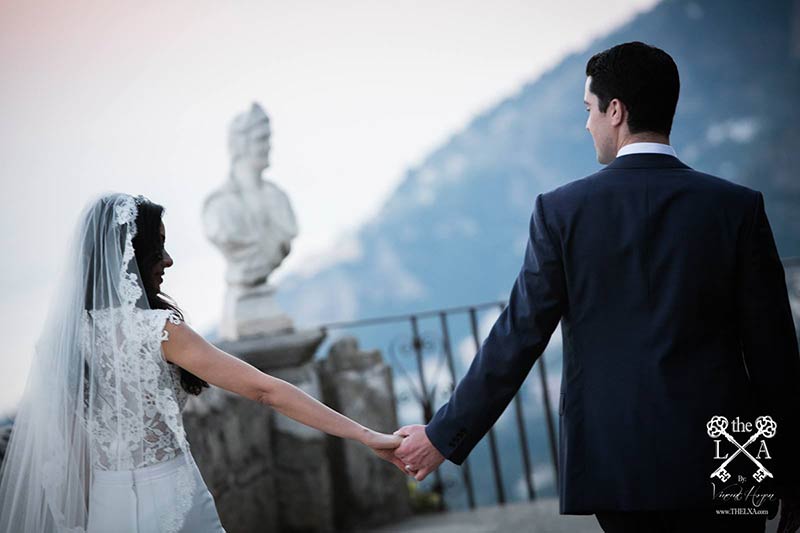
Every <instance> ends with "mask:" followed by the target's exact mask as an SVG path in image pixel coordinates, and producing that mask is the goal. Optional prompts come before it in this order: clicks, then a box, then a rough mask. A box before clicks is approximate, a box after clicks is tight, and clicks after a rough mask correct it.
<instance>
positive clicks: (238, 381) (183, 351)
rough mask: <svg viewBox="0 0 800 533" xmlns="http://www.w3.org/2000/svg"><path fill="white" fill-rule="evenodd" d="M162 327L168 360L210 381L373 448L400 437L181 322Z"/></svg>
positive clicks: (394, 443) (388, 445)
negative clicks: (366, 422)
mask: <svg viewBox="0 0 800 533" xmlns="http://www.w3.org/2000/svg"><path fill="white" fill-rule="evenodd" d="M165 329H166V330H167V331H168V332H169V340H168V341H165V342H163V343H162V345H161V346H162V349H163V351H164V357H165V358H166V359H167V361H169V362H170V363H173V364H176V365H178V366H179V367H181V368H185V369H186V370H188V371H189V372H191V373H192V374H194V375H196V376H198V377H200V378H201V379H204V380H206V381H207V382H209V383H211V384H212V385H216V386H217V387H221V388H223V389H225V390H229V391H231V392H233V393H236V394H239V395H241V396H244V397H245V398H249V399H251V400H255V401H257V402H260V403H263V404H266V405H269V406H271V407H272V408H274V409H275V410H276V411H278V412H280V413H282V414H284V415H286V416H288V417H290V418H292V419H294V420H297V421H298V422H300V423H302V424H305V425H307V426H310V427H312V428H315V429H318V430H320V431H324V432H325V433H328V434H330V435H335V436H337V437H343V438H346V439H352V440H355V441H358V442H361V443H363V444H366V445H367V446H369V447H371V448H374V449H384V448H395V447H397V446H398V445H399V444H400V442H401V441H402V439H401V438H400V437H397V436H394V435H386V434H383V433H379V432H376V431H373V430H371V429H369V428H365V427H364V426H362V425H361V424H359V423H357V422H355V421H353V420H351V419H349V418H347V417H346V416H344V415H342V414H340V413H337V412H336V411H334V410H333V409H331V408H329V407H327V406H326V405H324V404H322V403H321V402H319V401H317V400H316V399H314V398H312V397H311V396H309V395H308V394H306V393H305V392H303V391H302V390H300V389H298V388H297V387H295V386H294V385H292V384H290V383H287V382H286V381H283V380H282V379H278V378H275V377H273V376H270V375H269V374H265V373H264V372H261V371H260V370H258V369H257V368H255V367H254V366H252V365H250V364H248V363H246V362H244V361H242V360H241V359H238V358H236V357H234V356H232V355H230V354H228V353H226V352H224V351H222V350H220V349H219V348H217V347H216V346H214V345H212V344H211V343H209V342H208V341H206V340H205V339H204V338H203V337H202V336H200V335H199V334H198V333H196V332H195V331H194V330H193V329H192V328H191V327H189V326H188V325H187V324H186V323H185V322H181V323H179V324H173V323H171V322H169V321H167V324H166V326H165Z"/></svg>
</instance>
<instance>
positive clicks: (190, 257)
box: [0, 0, 657, 412]
mask: <svg viewBox="0 0 800 533" xmlns="http://www.w3.org/2000/svg"><path fill="white" fill-rule="evenodd" d="M656 3H657V2H656V1H654V0H608V1H606V2H604V3H603V4H602V7H601V6H600V5H599V4H597V3H596V2H590V1H586V0H579V1H572V2H560V3H557V2H546V3H545V2H532V1H530V0H520V1H498V2H486V1H485V0H446V1H435V2H431V1H430V0H428V1H404V2H387V1H378V0H371V1H367V0H365V1H356V2H345V1H321V0H318V1H308V0H296V1H293V2H275V1H264V2H246V1H228V2H219V1H205V0H191V1H188V0H187V1H175V2H172V1H159V2H154V1H139V2H81V1H70V2H63V1H56V0H53V1H49V2H42V1H39V0H19V1H16V2H9V1H7V0H0V71H2V73H3V79H2V83H0V112H1V113H2V115H1V116H2V120H0V140H2V142H0V162H1V163H0V177H2V180H1V182H2V185H0V187H2V188H1V189H0V198H2V202H3V208H2V210H0V221H2V228H3V230H4V231H3V232H2V233H0V249H2V250H3V252H4V253H3V254H2V255H3V256H4V257H5V258H6V259H5V261H4V264H3V266H2V276H1V277H0V290H2V294H3V299H2V303H1V304H0V335H1V336H2V337H1V338H2V339H3V341H4V342H3V346H2V349H0V365H2V372H0V412H2V411H3V410H6V409H8V408H9V407H11V406H13V405H14V404H15V403H16V401H17V399H18V397H19V396H20V394H21V392H22V389H23V385H24V383H23V382H24V376H25V375H26V373H27V369H28V366H29V362H30V357H31V353H32V348H33V344H34V342H35V340H36V338H37V337H38V335H39V332H40V327H41V322H42V320H43V317H44V315H45V314H46V312H47V306H48V300H49V297H50V293H51V292H52V290H53V286H54V284H55V277H56V276H57V273H58V271H59V269H60V268H61V264H62V262H63V260H64V254H65V252H64V248H65V246H66V242H67V240H68V238H69V235H70V232H71V230H72V228H73V226H74V224H75V223H76V219H77V216H78V214H79V212H80V210H81V209H82V207H83V205H84V204H85V203H86V202H87V201H88V199H89V198H91V197H93V196H94V195H96V194H98V193H100V192H104V191H109V190H115V191H122V192H129V193H133V194H145V195H146V196H148V197H150V198H151V199H152V200H154V201H156V202H158V203H161V204H163V205H165V206H166V208H167V215H166V218H165V224H166V228H167V234H168V235H167V245H168V249H169V250H170V253H171V254H172V256H173V257H174V258H175V266H174V267H173V268H172V269H170V270H169V271H168V272H167V275H166V276H165V282H164V289H165V290H166V292H168V293H170V294H171V295H172V296H174V297H175V298H176V299H177V300H178V302H179V303H180V305H181V307H182V308H183V309H184V310H185V311H186V312H187V315H188V317H189V319H190V321H191V322H192V323H193V325H194V326H195V327H196V328H197V329H200V330H204V329H207V328H209V327H210V326H211V325H213V324H214V323H215V322H216V321H217V319H218V318H219V314H220V308H221V302H222V297H223V293H224V283H223V272H224V264H223V261H222V258H221V256H219V255H218V253H217V252H216V251H215V250H214V249H213V248H212V247H211V245H210V244H208V243H207V242H206V240H205V239H204V237H203V235H202V230H201V225H200V206H201V204H202V201H203V198H204V197H205V195H206V194H207V193H208V192H209V191H211V190H212V189H214V188H215V187H217V186H218V185H219V184H221V183H222V182H223V180H225V179H226V176H227V172H228V166H227V165H228V160H227V151H226V129H227V125H228V122H229V120H230V119H231V118H232V117H233V116H234V115H235V114H236V113H238V112H240V111H242V110H244V109H246V108H248V107H249V105H250V103H251V102H252V101H254V100H257V101H259V102H261V103H262V104H263V106H264V108H265V109H266V110H267V113H268V114H269V115H270V118H271V120H272V129H273V136H272V146H273V149H272V163H273V164H272V167H271V168H270V169H268V170H267V172H266V174H265V177H267V178H269V179H271V180H273V181H274V182H276V183H277V184H278V185H279V186H280V187H282V188H284V190H286V191H287V193H288V194H289V196H290V198H291V200H292V203H293V205H294V209H295V212H296V214H297V217H298V221H299V224H300V232H301V233H300V236H299V237H298V238H297V239H296V240H295V242H294V244H293V253H292V255H291V256H290V257H289V259H288V260H287V262H286V263H285V264H284V266H283V267H281V270H280V271H279V272H278V273H277V274H276V276H275V278H274V279H275V280H276V281H279V280H280V278H281V276H284V275H285V274H286V273H287V272H292V271H298V270H299V269H305V270H313V269H314V268H315V267H318V266H319V265H320V264H322V263H324V262H326V261H330V260H332V258H335V256H336V255H335V247H336V243H337V241H338V240H340V239H342V238H343V237H344V236H346V235H347V234H348V233H349V232H353V231H354V230H355V229H357V228H358V227H359V226H360V225H361V224H363V223H364V222H366V221H368V220H369V219H370V217H372V216H373V215H374V214H375V213H376V212H377V210H378V209H379V208H380V206H381V205H382V203H383V202H384V201H385V199H386V198H387V197H388V196H389V195H390V194H391V192H392V190H393V189H394V187H396V186H397V184H398V183H399V181H400V179H401V178H402V176H403V173H404V171H405V170H406V169H407V168H408V167H409V166H412V165H415V164H418V163H419V162H420V161H421V160H422V159H423V158H424V156H425V155H426V154H427V153H428V152H429V151H430V150H431V149H433V148H435V147H436V146H437V145H439V144H440V143H442V142H444V141H445V140H446V139H447V138H448V137H449V136H450V135H452V134H453V133H455V132H457V131H458V130H459V129H460V128H462V127H463V126H465V125H466V124H467V123H468V122H469V121H470V119H471V118H472V117H474V116H475V115H476V114H477V113H479V112H481V111H483V110H485V109H487V108H489V107H491V106H492V105H493V104H495V103H496V102H498V101H499V100H500V99H502V98H504V97H506V96H509V95H511V94H513V93H515V92H516V91H518V90H519V89H520V88H521V86H522V84H523V83H525V82H526V81H529V80H531V79H533V78H535V77H536V76H537V75H538V74H540V73H541V72H542V71H543V70H546V69H547V68H549V67H551V66H554V65H555V64H557V63H558V61H560V59H562V58H563V57H564V56H565V55H566V54H567V53H570V52H575V51H579V50H581V49H583V47H585V46H586V45H587V44H589V42H590V41H591V40H592V39H594V38H596V37H599V36H601V35H603V34H605V33H607V32H608V31H610V30H611V29H613V28H614V27H616V26H618V25H620V24H622V23H624V22H626V21H628V20H630V19H631V18H632V17H633V16H634V15H635V14H636V13H638V12H641V11H644V10H647V9H649V8H651V7H652V6H653V5H655V4H656ZM582 93H583V87H575V98H576V106H580V105H582V104H581V99H582ZM532 118H533V117H532Z"/></svg>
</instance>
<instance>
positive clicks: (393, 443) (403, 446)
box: [363, 424, 444, 481]
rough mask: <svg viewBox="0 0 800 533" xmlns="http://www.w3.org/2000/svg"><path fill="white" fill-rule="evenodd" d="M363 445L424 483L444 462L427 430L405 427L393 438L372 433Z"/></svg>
mask: <svg viewBox="0 0 800 533" xmlns="http://www.w3.org/2000/svg"><path fill="white" fill-rule="evenodd" d="M363 443H364V444H366V445H367V446H369V447H370V448H371V449H372V452H373V453H374V454H375V455H377V456H378V457H380V458H381V459H383V460H384V461H387V462H389V463H392V464H393V465H394V466H396V467H397V469H398V470H400V471H401V472H403V473H404V474H406V475H409V476H413V477H414V479H416V480H417V481H422V480H423V479H425V478H426V477H427V476H428V474H430V473H431V472H433V471H434V470H436V469H437V468H438V467H439V465H441V464H442V463H443V462H444V457H443V456H442V454H441V453H439V450H437V449H436V447H435V446H434V445H433V444H432V443H431V441H430V440H429V439H428V436H427V435H426V434H425V426H422V425H419V424H417V425H411V426H403V427H401V428H400V429H398V430H397V431H395V432H394V434H393V435H386V434H384V433H378V432H377V431H372V430H368V432H367V435H366V437H365V439H364V440H363Z"/></svg>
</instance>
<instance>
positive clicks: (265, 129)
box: [242, 120, 272, 169]
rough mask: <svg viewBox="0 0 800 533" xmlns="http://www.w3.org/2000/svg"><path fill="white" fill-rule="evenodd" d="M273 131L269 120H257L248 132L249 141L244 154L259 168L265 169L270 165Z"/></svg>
mask: <svg viewBox="0 0 800 533" xmlns="http://www.w3.org/2000/svg"><path fill="white" fill-rule="evenodd" d="M271 133H272V131H271V130H270V126H269V121H268V120H264V121H259V122H257V123H256V124H254V125H253V126H252V127H251V128H250V129H249V130H248V131H247V133H246V136H247V141H246V145H245V151H244V153H243V154H242V156H243V158H244V159H247V160H249V161H250V162H251V163H252V164H253V166H254V167H256V168H258V169H265V168H267V167H268V166H269V151H270V142H269V140H270V135H271Z"/></svg>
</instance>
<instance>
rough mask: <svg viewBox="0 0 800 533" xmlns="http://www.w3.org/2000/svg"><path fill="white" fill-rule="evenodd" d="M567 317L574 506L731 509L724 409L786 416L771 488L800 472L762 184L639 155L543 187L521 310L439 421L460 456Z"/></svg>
mask: <svg viewBox="0 0 800 533" xmlns="http://www.w3.org/2000/svg"><path fill="white" fill-rule="evenodd" d="M559 321H561V332H562V336H563V358H564V359H563V374H562V381H561V396H560V401H559V408H558V412H559V483H560V486H559V490H560V511H561V513H562V514H591V513H594V512H597V511H603V510H618V511H626V510H631V511H632V510H656V509H662V510H663V509H691V508H697V509H699V508H708V507H713V506H714V502H713V501H712V479H711V478H710V475H711V473H712V472H713V471H714V469H715V468H716V467H717V466H718V465H719V464H720V463H721V462H722V461H721V460H719V459H715V458H714V457H715V453H716V452H715V448H716V445H715V443H714V442H713V439H712V438H711V437H709V435H708V434H707V431H706V424H707V422H708V421H709V419H710V418H711V417H712V416H714V415H722V416H725V417H726V418H727V419H728V420H733V419H734V418H735V417H737V416H738V417H740V420H742V421H745V420H747V421H750V422H753V421H754V419H755V417H756V416H759V415H770V416H772V418H773V419H774V420H775V421H776V422H777V424H778V427H777V434H776V435H775V437H773V438H772V439H766V440H767V443H768V448H769V452H770V455H771V457H772V459H771V460H766V459H764V460H763V461H762V463H763V464H764V466H766V467H767V469H768V470H770V471H771V472H772V473H773V475H774V479H773V480H769V479H768V480H767V481H768V482H769V481H772V482H773V483H776V484H777V485H778V486H777V487H776V488H778V489H779V490H783V489H782V488H781V487H783V486H789V484H796V483H797V482H798V480H800V462H799V461H798V459H800V437H798V429H800V357H798V348H797V339H796V336H795V330H794V325H793V321H792V316H791V310H790V306H789V300H788V295H787V290H786V282H785V277H784V270H783V266H782V264H781V262H780V258H779V256H778V252H777V250H776V247H775V243H774V239H773V236H772V231H771V229H770V226H769V222H768V220H767V217H766V214H765V212H764V200H763V197H762V195H761V193H760V192H758V191H755V190H752V189H749V188H747V187H743V186H739V185H736V184H733V183H731V182H729V181H726V180H724V179H720V178H717V177H713V176H710V175H708V174H703V173H700V172H697V171H695V170H693V169H691V168H689V167H688V166H686V165H685V164H683V163H682V162H681V161H680V160H679V159H677V158H675V157H673V156H671V155H664V154H629V155H623V156H620V157H618V158H616V159H615V160H614V161H613V162H612V163H611V164H610V165H608V166H607V167H605V168H603V169H602V170H600V171H599V172H597V173H595V174H593V175H591V176H588V177H586V178H583V179H580V180H577V181H574V182H571V183H568V184H566V185H564V186H562V187H559V188H557V189H554V190H552V191H549V192H546V193H543V194H540V195H538V196H537V197H536V200H535V204H534V207H533V214H532V216H531V220H530V239H529V241H528V245H527V250H526V252H525V260H524V263H523V265H522V269H521V271H520V273H519V276H518V277H517V279H516V282H515V283H514V286H513V289H512V291H511V295H510V298H509V302H508V305H507V306H506V308H505V309H504V310H503V312H502V314H501V315H500V317H499V318H498V319H497V321H496V323H495V324H494V326H493V327H492V330H491V332H490V333H489V335H488V337H487V338H486V340H485V341H484V342H483V344H482V346H481V349H480V351H479V352H478V354H477V355H476V357H475V359H474V360H473V361H472V364H471V366H470V368H469V370H468V372H467V374H466V376H465V377H464V378H463V379H462V380H461V382H460V383H459V384H458V386H457V387H456V389H455V391H454V392H453V395H452V397H451V398H450V400H449V401H448V403H446V404H445V405H443V406H442V407H441V409H439V411H438V412H437V413H436V415H435V416H434V418H433V419H432V420H431V421H430V423H429V424H428V426H427V427H426V433H427V435H428V438H429V439H430V440H431V442H432V443H433V444H434V446H436V448H437V449H438V450H439V451H440V452H441V453H442V455H444V456H445V457H446V458H447V459H449V460H450V461H452V462H454V463H456V464H461V463H462V462H463V461H464V459H465V458H466V457H467V455H468V454H469V453H470V451H471V450H472V449H473V447H474V446H475V445H476V444H477V443H478V441H480V440H481V438H482V437H483V436H484V434H485V433H486V432H487V431H488V430H489V428H490V427H491V426H492V425H493V424H494V423H495V421H496V420H497V419H498V418H499V416H500V415H501V414H502V412H503V410H504V409H505V408H506V406H507V405H508V404H509V402H510V401H511V400H512V398H513V396H514V395H515V393H516V392H517V390H518V389H519V387H520V386H521V384H522V382H523V381H524V379H525V377H526V376H527V374H528V372H529V371H530V369H531V366H532V365H533V364H534V362H535V361H536V359H537V358H538V357H539V356H540V355H541V354H542V351H543V350H544V348H545V347H546V345H547V343H548V341H549V339H550V336H551V335H552V333H553V331H554V329H555V328H556V326H557V324H558V323H559ZM731 430H732V428H731V427H728V432H729V433H731ZM752 433H753V430H751V431H750V433H749V434H752ZM731 434H732V435H733V436H734V437H735V438H736V440H737V441H738V442H740V443H743V442H744V441H745V440H747V439H746V437H749V434H743V433H740V434H735V433H731ZM732 449H733V448H732V445H731V444H730V443H729V442H728V441H726V440H725V439H724V438H722V442H721V443H720V452H721V454H722V455H725V454H727V453H731V451H732ZM748 451H750V452H751V453H753V455H755V452H756V451H757V448H756V447H755V446H753V445H751V447H749V448H748ZM761 457H762V458H764V455H763V454H762V455H761ZM729 470H730V471H734V470H736V471H740V472H741V473H742V474H743V475H745V476H750V474H752V472H754V471H755V470H756V467H755V466H754V465H753V464H752V463H749V460H748V459H747V458H746V457H745V456H744V454H740V455H739V456H738V457H736V458H735V459H734V460H733V462H732V463H731V464H730V468H729ZM735 480H736V476H735V475H734V477H733V481H730V482H728V483H722V482H721V481H720V480H718V479H717V480H716V488H717V490H719V489H720V488H721V487H722V486H723V485H730V484H731V483H733V482H735ZM750 481H751V482H752V478H750ZM784 483H785V484H786V485H784ZM751 484H752V483H751ZM762 490H763V489H762ZM728 506H730V502H729V504H728Z"/></svg>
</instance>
